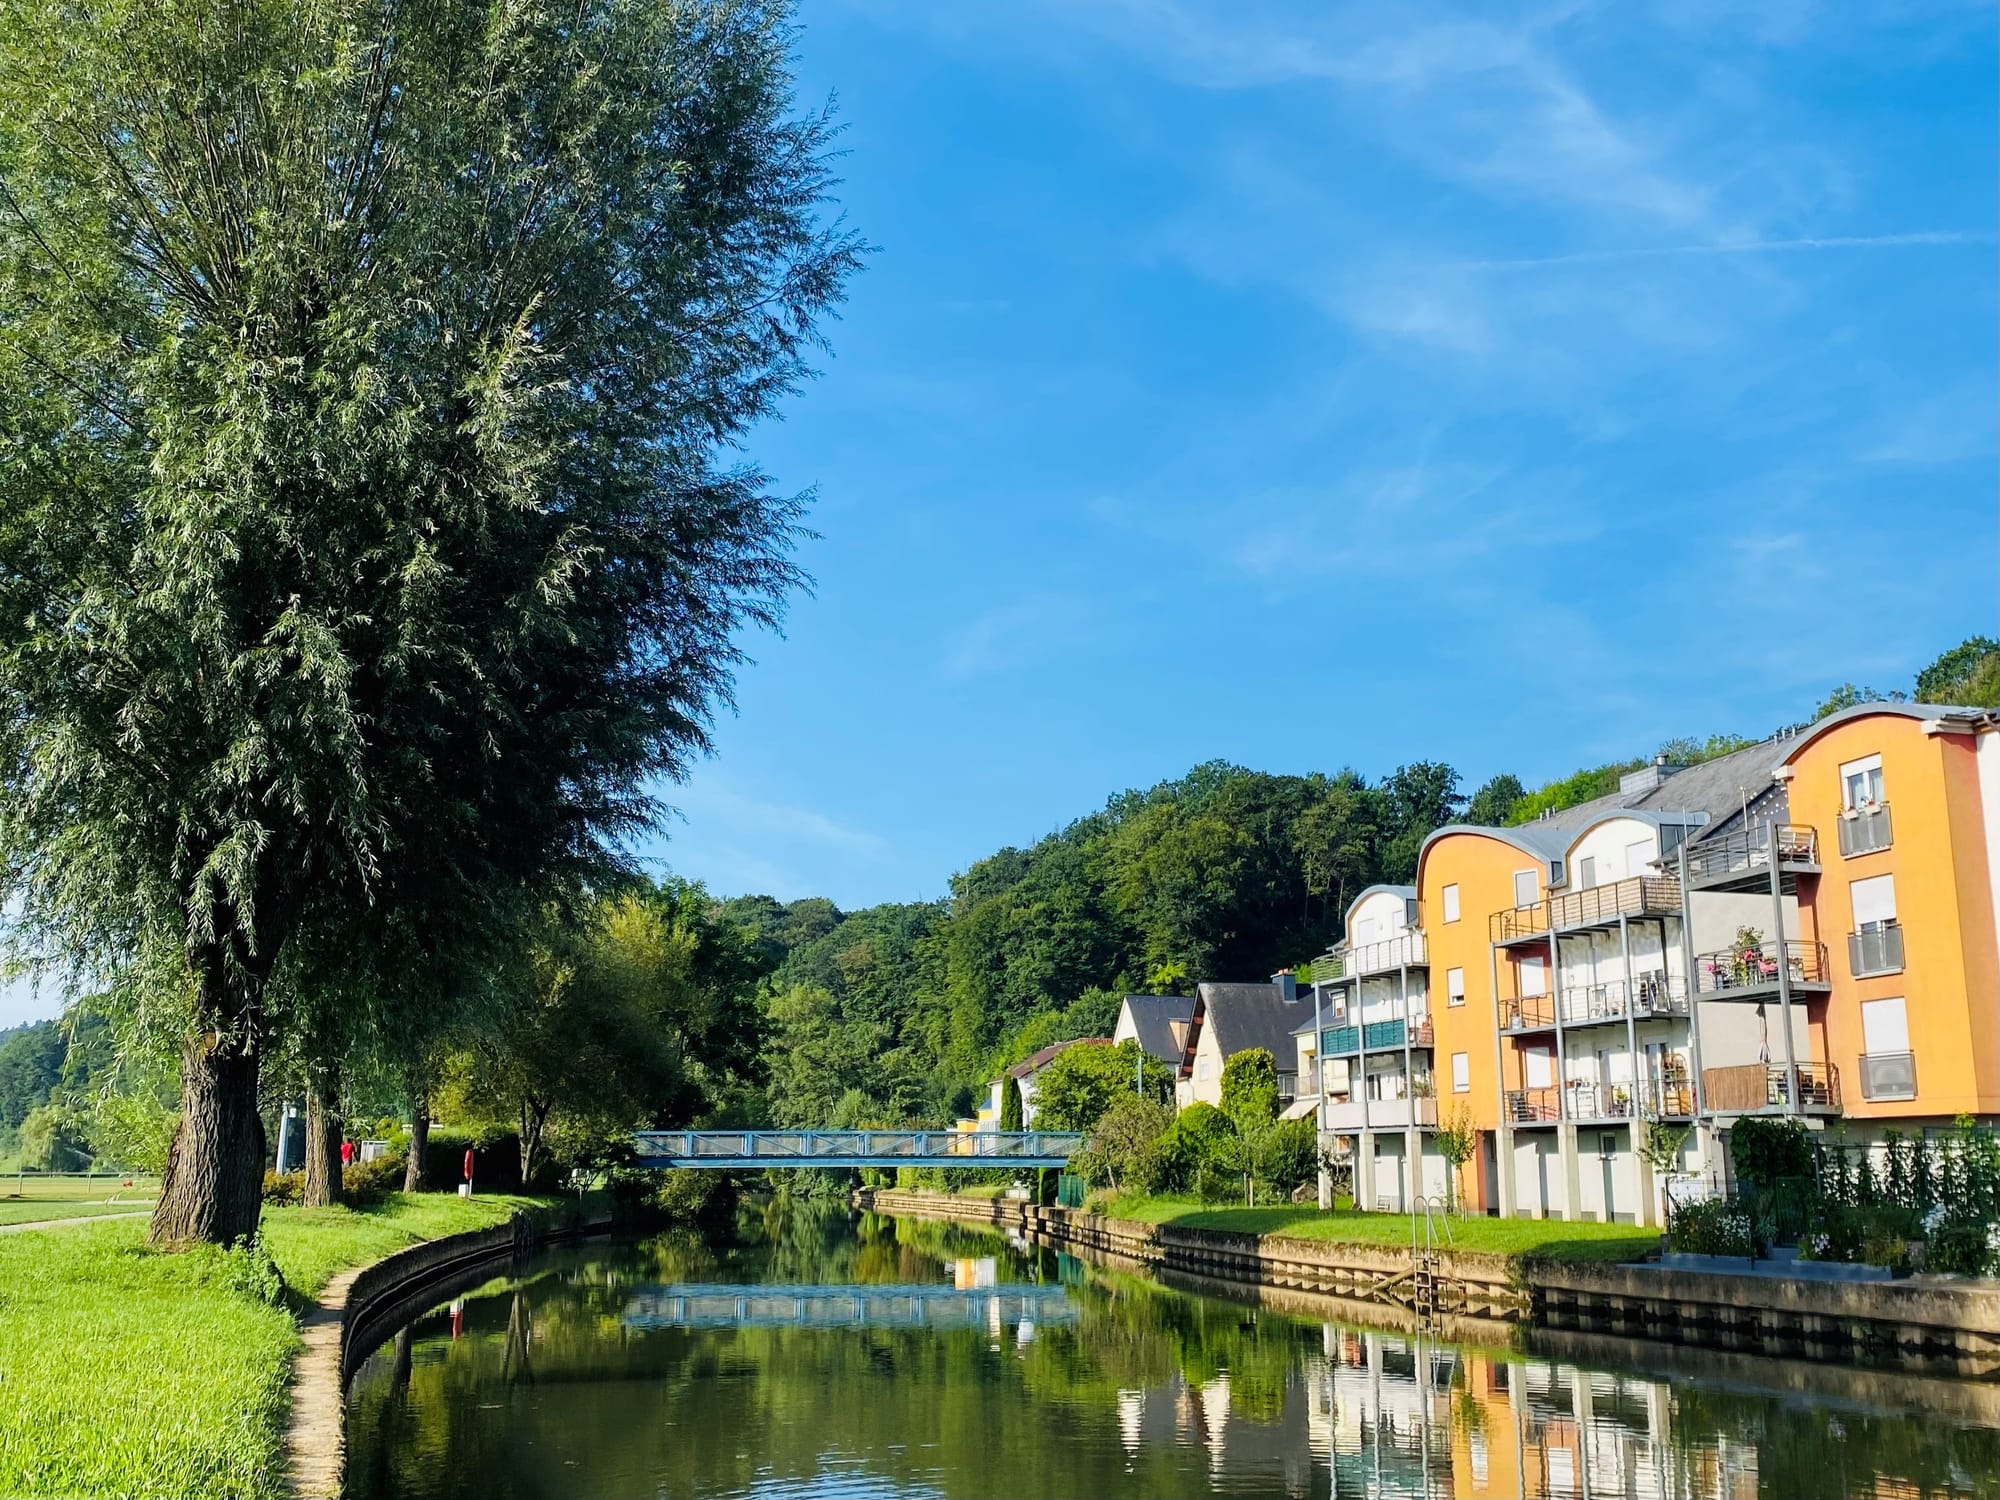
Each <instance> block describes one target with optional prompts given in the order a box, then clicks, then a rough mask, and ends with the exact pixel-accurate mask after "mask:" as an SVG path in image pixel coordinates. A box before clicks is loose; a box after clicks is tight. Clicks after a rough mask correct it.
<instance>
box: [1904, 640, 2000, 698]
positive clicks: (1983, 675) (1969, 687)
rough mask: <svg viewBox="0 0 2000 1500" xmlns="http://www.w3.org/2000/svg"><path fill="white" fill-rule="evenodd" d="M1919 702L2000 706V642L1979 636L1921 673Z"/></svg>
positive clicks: (1917, 684) (1919, 677)
mask: <svg viewBox="0 0 2000 1500" xmlns="http://www.w3.org/2000/svg"><path fill="white" fill-rule="evenodd" d="M1916 689H1917V690H1916V699H1917V702H1919V703H1949V704H1956V705H1959V706H1962V707H1967V708H2000V641H1996V640H1994V639H1993V638H1992V637H1990V636H1984V635H1975V636H1970V637H1968V638H1967V639H1965V640H1963V641H1961V642H1959V644H1958V645H1956V646H1954V647H1952V648H1951V650H1949V651H1947V652H1945V653H1944V654H1943V655H1942V656H1940V657H1938V659H1937V660H1936V661H1934V662H1932V663H1931V664H1930V665H1929V666H1927V667H1925V668H1924V669H1923V670H1922V671H1921V672H1919V673H1917V683H1916Z"/></svg>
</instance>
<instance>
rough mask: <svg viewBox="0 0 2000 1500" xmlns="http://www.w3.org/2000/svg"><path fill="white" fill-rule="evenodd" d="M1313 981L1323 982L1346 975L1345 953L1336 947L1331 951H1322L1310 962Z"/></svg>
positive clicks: (1316, 982) (1343, 977)
mask: <svg viewBox="0 0 2000 1500" xmlns="http://www.w3.org/2000/svg"><path fill="white" fill-rule="evenodd" d="M1312 971H1313V983H1314V984H1324V983H1327V982H1329V981H1331V980H1335V979H1345V978H1346V977H1347V953H1346V951H1345V950H1344V949H1336V950H1335V951H1334V952H1332V953H1322V954H1321V955H1320V956H1319V957H1318V958H1316V959H1314V960H1313V962H1312Z"/></svg>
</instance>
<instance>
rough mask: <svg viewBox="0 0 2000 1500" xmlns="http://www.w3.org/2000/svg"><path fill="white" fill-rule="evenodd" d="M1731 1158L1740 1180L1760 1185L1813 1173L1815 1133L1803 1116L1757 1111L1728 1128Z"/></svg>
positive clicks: (1811, 1175) (1808, 1177) (1772, 1184)
mask: <svg viewBox="0 0 2000 1500" xmlns="http://www.w3.org/2000/svg"><path fill="white" fill-rule="evenodd" d="M1729 1159H1730V1161H1731V1162H1733V1163H1734V1164H1735V1167H1736V1176H1737V1178H1738V1180H1739V1181H1742V1182H1747V1183H1754V1184H1755V1185H1756V1186H1758V1187H1760V1188H1761V1187H1771V1186H1774V1185H1775V1184H1776V1183H1778V1182H1779V1181H1780V1180H1782V1179H1785V1178H1806V1179H1808V1180H1809V1179H1811V1178H1812V1177H1813V1175H1814V1173H1813V1149H1812V1137H1811V1135H1810V1134H1809V1133H1808V1132H1807V1130H1806V1127H1805V1123H1804V1122H1803V1121H1800V1120H1779V1119H1765V1118H1763V1117H1761V1116H1757V1115H1750V1116H1747V1117H1746V1118H1744V1119H1741V1120H1738V1121H1737V1122H1736V1124H1735V1125H1734V1126H1733V1127H1731V1129H1730V1132H1729Z"/></svg>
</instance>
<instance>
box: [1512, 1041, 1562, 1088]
mask: <svg viewBox="0 0 2000 1500" xmlns="http://www.w3.org/2000/svg"><path fill="white" fill-rule="evenodd" d="M1521 1057H1522V1060H1523V1061H1524V1062H1526V1063H1527V1065H1528V1087H1529V1088H1531V1089H1546V1088H1553V1087H1554V1086H1555V1081H1556V1067H1555V1063H1556V1055H1555V1053H1553V1052H1551V1051H1549V1049H1548V1048H1546V1047H1530V1048H1529V1049H1528V1050H1527V1051H1526V1052H1523V1053H1522V1054H1521Z"/></svg>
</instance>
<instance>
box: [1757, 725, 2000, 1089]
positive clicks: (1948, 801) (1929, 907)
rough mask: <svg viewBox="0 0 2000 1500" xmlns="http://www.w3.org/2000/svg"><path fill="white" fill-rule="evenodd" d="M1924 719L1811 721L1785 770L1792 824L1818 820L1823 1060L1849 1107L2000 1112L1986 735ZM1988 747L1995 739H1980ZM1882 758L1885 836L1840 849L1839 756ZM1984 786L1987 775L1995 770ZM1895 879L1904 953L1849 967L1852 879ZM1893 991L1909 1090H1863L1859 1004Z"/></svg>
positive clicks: (1813, 923)
mask: <svg viewBox="0 0 2000 1500" xmlns="http://www.w3.org/2000/svg"><path fill="white" fill-rule="evenodd" d="M1928 722H1930V721H1927V720H1926V719H1924V718H1922V717H1920V716H1915V715H1912V714H1910V713H1908V712H1904V711H1899V710H1897V709H1894V708H1889V707H1885V708H1883V709H1882V710H1879V711H1874V712H1862V713H1859V714H1856V715H1852V716H1843V717H1842V718H1841V720H1840V721H1838V722H1836V723H1833V724H1831V725H1829V726H1828V727H1826V728H1825V729H1823V730H1820V731H1818V732H1817V733H1809V734H1808V735H1806V736H1805V737H1804V738H1803V739H1802V740H1801V742H1800V745H1799V748H1798V749H1797V750H1795V751H1794V752H1793V753H1792V754H1791V755H1790V756H1788V757H1787V758H1786V762H1785V765H1784V767H1783V768H1782V769H1781V771H1780V774H1781V775H1784V776H1785V777H1786V778H1787V780H1788V782H1789V785H1788V788H1787V797H1788V801H1789V806H1790V817H1791V820H1792V821H1793V822H1794V823H1801V824H1807V825H1810V826H1812V827H1814V828H1816V829H1817V830H1818V831H1819V836H1820V840H1821V848H1822V850H1823V853H1822V856H1821V866H1822V872H1823V873H1822V874H1821V875H1820V876H1819V877H1818V878H1817V879H1816V880H1815V881H1812V882H1811V883H1810V888H1807V889H1802V890H1801V891H1800V901H1799V906H1800V920H1801V927H1802V930H1805V931H1808V932H1810V933H1812V934H1814V935H1816V936H1817V937H1818V938H1819V939H1820V940H1821V941H1823V942H1825V943H1826V945H1827V948H1828V951H1829V953H1830V954H1831V956H1832V965H1831V967H1832V971H1833V984H1832V993H1831V995H1830V996H1829V999H1828V1003H1827V1009H1826V1045H1827V1048H1828V1056H1829V1060H1830V1061H1831V1062H1832V1063H1833V1064H1834V1066H1835V1067H1837V1068H1838V1069H1839V1070H1840V1076H1841V1078H1842V1080H1843V1088H1842V1094H1843V1106H1844V1110H1843V1112H1844V1113H1845V1114H1846V1115H1848V1116H1849V1117H1851V1118H1854V1119H1888V1118H1896V1119H1926V1120H1928V1119H1940V1120H1949V1119H1951V1118H1952V1117H1953V1116H1955V1115H1958V1114H1961V1113H1964V1114H1974V1115H1984V1116H1992V1115H1994V1114H1996V1113H2000V956H1996V953H1997V952H2000V950H1996V943H1995V932H1994V906H1993V895H1992V878H1993V875H1994V873H1995V872H1994V871H1993V870H1992V869H1991V868H1990V863H1991V860H1992V850H1991V847H1990V844H1991V838H1992V826H1993V823H1994V819H1995V813H1996V812H1997V811H2000V809H1993V808H1990V807H1988V806H1987V805H1986V803H1987V801H1988V800H1990V798H1982V795H1981V786H1980V765H1979V756H1980V754H1981V753H1982V751H1981V741H1982V740H1983V739H1985V738H1987V737H1988V736H1990V734H1991V733H1992V731H1987V732H1986V734H1975V733H1958V732H1935V731H1927V729H1926V724H1927V723H1928ZM1984 753H1985V754H1987V755H1989V756H1990V755H1992V754H1994V753H1995V751H1994V750H1993V749H1987V750H1985V751H1984ZM1878 755H1879V756H1880V757H1881V781H1882V801H1883V802H1884V803H1885V804H1886V805H1887V807H1888V809H1889V820H1890V828H1891V838H1890V842H1889V845H1888V847H1886V848H1882V849H1878V850H1874V851H1872V852H1868V853H1861V854H1855V855H1851V856H1844V855H1842V854H1841V852H1840V841H1839V829H1840V824H1841V819H1842V816H1843V813H1844V811H1845V792H1844V789H1843V785H1842V767H1843V766H1845V765H1852V764H1854V763H1856V762H1860V761H1863V760H1864V759H1865V758H1866V757H1870V756H1878ZM1989 785H1990V781H1989ZM1880 875H1888V876H1891V877H1893V886H1894V895H1895V920H1896V922H1897V923H1898V924H1899V926H1900V927H1901V929H1902V942H1903V965H1902V968H1901V969H1900V970H1898V971H1896V972H1893V973H1887V974H1875V975H1867V976H1864V977H1859V978H1857V977H1856V976H1855V974H1854V972H1853V965H1852V964H1851V962H1850V960H1849V954H1848V950H1847V944H1848V935H1849V934H1850V933H1852V932H1854V931H1855V928H1856V920H1855V915H1854V905H1853V883H1854V882H1856V881H1859V880H1866V879H1869V878H1871V877H1874V876H1880ZM1890 999H1901V1000H1902V1001H1903V1002H1904V1014H1905V1019H1906V1023H1907V1028H1908V1035H1909V1051H1910V1054H1911V1056H1912V1058H1913V1059H1914V1067H1915V1073H1916V1097H1915V1098H1914V1099H1876V1100H1870V1099H1866V1098H1864V1097H1863V1090H1862V1086H1861V1083H1862V1061H1861V1059H1862V1056H1863V1054H1864V1052H1865V1051H1866V1050H1867V1049H1866V1045H1865V1041H1864V1031H1863V1012H1862V1006H1863V1005H1864V1004H1865V1003H1866V1002H1868V1001H1876V1000H1890Z"/></svg>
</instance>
